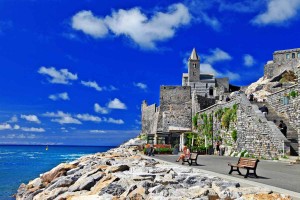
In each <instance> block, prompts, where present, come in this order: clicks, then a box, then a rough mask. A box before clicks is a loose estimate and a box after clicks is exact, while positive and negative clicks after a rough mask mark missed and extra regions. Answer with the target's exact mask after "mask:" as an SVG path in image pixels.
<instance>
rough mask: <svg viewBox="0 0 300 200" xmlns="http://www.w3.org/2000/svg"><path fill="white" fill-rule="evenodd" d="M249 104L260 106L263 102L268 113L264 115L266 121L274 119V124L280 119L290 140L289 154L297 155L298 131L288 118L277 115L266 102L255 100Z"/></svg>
mask: <svg viewBox="0 0 300 200" xmlns="http://www.w3.org/2000/svg"><path fill="white" fill-rule="evenodd" d="M250 102H251V104H256V105H257V106H258V107H259V108H260V107H262V106H263V105H264V104H265V105H266V106H267V107H268V109H269V114H268V115H267V116H266V118H267V120H268V121H274V120H276V121H277V122H276V125H278V124H279V123H280V120H282V121H283V122H284V123H285V124H286V126H287V137H286V138H287V139H288V140H289V141H290V142H291V156H298V155H299V150H298V142H299V139H298V133H297V131H296V130H295V129H294V128H293V127H292V126H291V125H290V123H289V120H288V119H286V118H284V117H282V116H280V115H278V114H277V112H276V111H275V110H274V109H273V108H272V107H271V106H269V105H268V103H267V102H255V101H250Z"/></svg>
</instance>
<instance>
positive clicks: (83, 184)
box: [68, 172, 104, 192]
mask: <svg viewBox="0 0 300 200" xmlns="http://www.w3.org/2000/svg"><path fill="white" fill-rule="evenodd" d="M103 176H104V175H103V173H102V172H97V173H96V174H93V175H90V176H82V177H81V178H79V179H78V180H77V181H76V182H75V183H74V184H73V185H71V186H70V188H69V190H68V191H69V192H75V191H78V190H90V189H91V187H93V186H94V185H95V184H96V182H97V181H98V180H100V179H101V178H102V177H103Z"/></svg>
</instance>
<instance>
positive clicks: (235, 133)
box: [231, 130, 237, 142]
mask: <svg viewBox="0 0 300 200" xmlns="http://www.w3.org/2000/svg"><path fill="white" fill-rule="evenodd" d="M231 137H232V139H233V140H234V142H236V140H237V130H233V131H232V132H231Z"/></svg>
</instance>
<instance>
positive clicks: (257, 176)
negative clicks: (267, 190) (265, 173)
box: [253, 170, 258, 178]
mask: <svg viewBox="0 0 300 200" xmlns="http://www.w3.org/2000/svg"><path fill="white" fill-rule="evenodd" d="M253 174H254V176H255V178H258V176H257V174H256V170H254V173H253Z"/></svg>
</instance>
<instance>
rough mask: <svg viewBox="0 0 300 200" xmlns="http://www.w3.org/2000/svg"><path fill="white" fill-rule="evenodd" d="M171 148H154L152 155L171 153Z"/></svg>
mask: <svg viewBox="0 0 300 200" xmlns="http://www.w3.org/2000/svg"><path fill="white" fill-rule="evenodd" d="M172 152H173V148H156V149H154V153H172Z"/></svg>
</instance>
